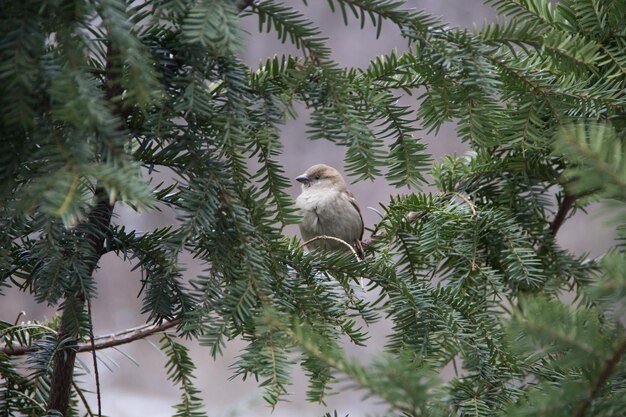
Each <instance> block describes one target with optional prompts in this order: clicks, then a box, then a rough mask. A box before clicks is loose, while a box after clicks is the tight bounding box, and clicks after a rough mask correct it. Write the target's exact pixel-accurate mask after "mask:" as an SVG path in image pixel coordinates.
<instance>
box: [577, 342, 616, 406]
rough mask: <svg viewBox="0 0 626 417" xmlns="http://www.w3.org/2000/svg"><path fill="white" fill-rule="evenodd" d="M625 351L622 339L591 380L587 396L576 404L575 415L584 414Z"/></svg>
mask: <svg viewBox="0 0 626 417" xmlns="http://www.w3.org/2000/svg"><path fill="white" fill-rule="evenodd" d="M625 353H626V339H624V340H622V343H620V344H619V345H618V347H617V349H616V350H615V352H613V355H611V357H610V358H608V359H607V361H606V362H605V363H604V368H602V372H600V375H598V378H597V379H596V380H595V381H594V382H593V385H592V386H591V392H590V393H589V396H588V397H586V398H585V399H584V400H583V402H581V403H580V404H579V405H578V408H577V409H576V414H574V416H575V417H584V416H585V413H586V412H587V409H588V408H589V406H590V405H591V402H592V401H593V400H594V399H595V398H596V397H597V396H598V394H599V393H600V390H601V389H602V386H603V385H604V383H605V382H606V381H607V380H608V379H609V378H610V377H611V375H612V374H613V371H614V370H615V367H616V366H617V364H618V363H619V361H620V360H621V359H622V357H623V356H624V354H625Z"/></svg>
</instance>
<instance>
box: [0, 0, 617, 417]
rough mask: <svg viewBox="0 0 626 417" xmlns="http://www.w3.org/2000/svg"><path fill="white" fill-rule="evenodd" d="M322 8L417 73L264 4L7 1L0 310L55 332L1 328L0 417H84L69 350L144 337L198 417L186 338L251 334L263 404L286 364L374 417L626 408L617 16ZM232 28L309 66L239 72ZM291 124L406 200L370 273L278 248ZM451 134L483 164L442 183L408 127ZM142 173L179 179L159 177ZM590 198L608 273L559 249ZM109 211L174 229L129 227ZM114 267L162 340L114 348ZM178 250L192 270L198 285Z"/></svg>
mask: <svg viewBox="0 0 626 417" xmlns="http://www.w3.org/2000/svg"><path fill="white" fill-rule="evenodd" d="M285 3H287V2H285ZM328 3H329V5H330V7H331V8H332V9H333V10H334V11H335V12H336V13H341V14H342V16H343V18H344V21H345V22H346V24H356V25H360V26H361V27H363V26H364V25H373V26H374V27H375V28H376V30H377V31H380V30H381V27H382V25H383V22H386V23H385V25H386V26H389V27H391V26H395V27H397V29H399V30H400V32H401V33H402V36H403V37H404V38H406V40H407V42H408V44H409V49H408V51H407V52H404V53H396V52H389V53H388V54H386V55H384V56H382V57H380V58H378V59H375V60H374V61H372V62H371V63H370V65H369V66H367V68H347V69H346V68H340V67H339V66H338V65H337V64H335V63H334V62H333V61H332V59H331V55H330V49H329V47H328V44H327V41H326V39H325V38H324V36H323V34H322V33H321V32H320V30H318V29H317V28H316V26H315V24H314V23H313V22H311V21H309V20H307V19H306V18H305V17H304V16H303V15H302V14H301V13H299V12H298V11H297V10H296V9H294V8H292V7H291V6H289V5H288V4H282V3H279V2H277V1H272V0H269V1H267V0H264V1H260V2H258V3H257V2H252V1H238V2H236V1H232V0H204V1H193V0H145V1H144V0H141V1H140V0H137V1H131V0H126V1H125V0H100V1H85V0H74V1H70V0H48V1H23V0H22V1H17V0H4V1H3V2H2V3H1V5H0V114H1V118H2V122H1V124H0V129H1V131H0V138H1V139H0V140H1V141H2V142H1V144H2V145H1V146H2V148H1V152H0V159H1V160H0V175H1V180H0V219H1V222H2V229H1V230H2V233H1V235H0V290H2V286H4V287H6V286H15V287H17V288H19V289H21V290H23V291H25V292H28V293H29V294H31V295H32V296H33V298H34V299H35V300H36V301H37V302H40V303H47V304H50V305H53V306H58V308H59V311H60V314H59V316H58V317H56V318H55V319H54V320H53V321H52V322H50V323H28V324H14V323H10V322H0V337H1V338H2V341H1V342H0V348H1V351H0V376H1V380H0V410H1V411H0V414H2V415H7V416H11V415H31V416H39V415H58V414H62V415H76V414H77V413H78V411H77V410H78V403H79V402H83V401H85V397H84V396H83V394H82V391H81V389H80V385H79V384H78V383H77V382H76V381H74V378H73V375H74V369H75V357H76V352H77V351H93V350H94V349H100V348H106V347H109V346H115V345H116V344H119V343H123V342H128V341H131V340H135V339H137V338H141V337H144V336H146V335H148V334H152V333H155V332H165V333H164V334H163V335H162V339H161V348H162V350H163V351H164V352H165V354H166V355H167V358H168V361H167V365H166V368H167V371H168V375H169V377H170V379H171V380H172V382H173V383H175V384H177V385H178V386H179V387H180V389H181V391H182V395H181V402H180V404H178V405H177V406H176V407H175V415H176V416H199V415H204V413H203V411H202V407H203V405H202V399H201V398H202V394H201V393H200V392H199V391H198V390H197V388H195V387H194V379H193V371H194V364H193V362H192V361H191V359H190V357H189V355H188V353H187V350H186V348H185V346H184V345H182V344H180V343H179V342H178V341H177V338H180V337H188V338H192V339H193V340H196V341H198V342H199V343H200V344H202V345H205V346H207V347H208V348H209V349H210V352H211V353H212V355H213V356H217V355H219V354H220V352H221V349H222V347H223V346H224V345H225V344H226V343H228V341H229V340H232V339H234V338H239V339H243V340H245V341H246V342H247V343H248V345H247V348H246V349H245V352H244V353H243V354H242V355H241V356H240V357H239V358H238V360H237V362H236V363H235V364H234V368H235V374H236V375H240V376H243V377H246V376H250V375H252V376H255V377H256V378H258V380H259V381H260V382H259V383H260V385H261V386H263V387H264V390H265V399H266V400H267V402H268V403H269V404H271V405H274V404H276V403H277V402H278V401H279V400H281V399H283V398H284V393H285V391H286V387H287V386H288V384H289V383H290V379H289V369H290V367H291V366H293V365H296V364H297V365H299V366H301V367H303V368H304V369H305V371H306V373H307V375H308V377H309V389H308V399H309V400H310V401H313V402H323V401H324V398H325V396H326V395H328V394H329V393H330V392H332V391H333V390H336V389H337V386H336V384H335V385H333V384H334V383H335V382H336V381H338V378H346V377H347V378H349V379H350V380H352V381H353V383H354V386H356V387H358V388H359V389H363V390H365V392H367V393H368V394H370V395H375V396H378V397H380V398H382V399H383V400H384V401H385V402H386V404H388V406H389V409H390V411H389V415H407V416H421V415H427V416H447V415H450V416H466V415H468V416H469V415H471V416H494V415H501V416H515V415H528V416H576V417H582V416H618V415H623V414H624V412H625V410H626V359H624V356H625V353H626V332H625V328H624V327H625V324H624V323H625V321H624V320H625V319H624V317H625V314H626V313H625V311H626V277H625V273H624V271H626V255H625V253H624V242H625V240H626V233H625V231H626V228H625V227H624V224H625V223H626V215H624V202H625V200H626V145H625V141H626V29H625V28H626V26H625V25H624V16H626V1H624V0H561V1H559V2H558V3H557V4H552V3H551V2H549V1H547V0H490V1H488V3H489V4H490V5H491V6H493V7H494V8H495V10H497V12H498V13H499V15H500V17H499V19H498V20H496V21H495V22H493V23H489V24H485V25H483V26H482V27H481V28H477V29H475V30H474V31H467V30H460V29H456V28H450V27H448V26H446V25H445V24H444V23H442V22H440V21H439V20H438V19H436V18H433V17H432V16H429V15H428V14H426V13H423V12H418V11H413V10H407V9H405V8H404V6H403V3H402V1H396V0H330V1H329V2H328ZM242 13H251V14H254V15H256V16H257V17H258V20H259V27H260V29H261V30H263V31H265V30H267V31H269V32H273V33H275V34H276V35H277V36H278V37H279V38H280V39H281V40H282V41H283V42H291V43H292V44H293V45H295V46H296V47H297V48H298V49H300V50H301V54H299V55H297V56H291V55H284V56H276V57H272V58H269V59H268V60H267V61H266V62H265V63H264V64H263V65H261V66H260V67H259V68H251V67H248V66H247V65H245V64H244V63H242V62H241V60H240V59H239V58H238V53H239V51H240V50H241V47H242V44H243V42H245V38H244V37H243V36H242V33H241V32H242V31H241V29H240V27H239V20H240V19H241V15H242ZM386 29H387V28H386ZM389 30H391V28H389ZM400 94H418V95H419V96H418V97H417V99H419V101H420V106H419V109H418V110H417V111H416V112H414V111H413V110H412V109H410V108H407V107H403V106H401V105H399V104H398V102H397V99H398V97H399V95H400ZM296 102H298V103H302V104H304V105H305V106H306V108H307V109H309V110H310V112H311V122H310V125H309V131H308V135H309V137H310V138H312V139H317V138H322V139H325V140H330V141H332V142H334V143H336V144H337V145H338V146H340V147H342V148H343V149H344V150H345V167H346V170H347V172H348V173H349V174H350V175H351V177H352V178H351V179H353V180H369V179H373V178H376V177H380V176H382V177H384V178H385V179H386V180H387V181H389V182H390V183H391V184H393V185H396V186H411V187H413V189H415V190H416V191H415V192H414V193H412V194H409V195H405V196H402V197H397V198H395V199H393V200H392V201H391V203H390V204H389V205H388V206H386V207H385V211H384V216H383V218H382V220H381V221H380V223H379V224H378V225H377V226H376V228H375V231H374V234H373V238H371V239H370V240H369V241H367V242H366V252H367V258H366V259H365V260H364V261H362V262H359V261H357V260H356V259H355V258H354V257H353V256H352V255H351V254H341V253H339V254H338V253H314V254H312V253H304V252H303V249H302V247H301V245H300V242H298V241H296V240H293V239H288V238H285V237H283V235H282V233H281V231H282V229H283V227H284V226H285V225H287V224H290V223H294V222H297V219H298V217H297V213H296V212H295V211H294V208H293V203H292V201H291V200H290V198H289V197H288V195H287V193H286V191H285V190H286V189H287V187H288V186H289V185H290V181H289V180H288V179H287V178H286V177H285V176H284V173H283V170H282V169H281V166H280V164H279V163H278V162H277V161H278V157H279V156H280V154H281V151H282V147H281V141H280V136H279V131H280V126H281V123H283V122H284V120H285V119H286V118H288V117H292V116H293V115H294V114H295V112H294V110H293V106H294V103H296ZM449 121H452V122H454V123H456V125H457V126H458V130H457V131H458V135H459V137H460V138H461V139H462V140H463V141H465V142H466V143H467V144H468V146H470V147H471V149H472V151H473V152H472V153H471V154H470V155H469V156H464V157H448V158H446V159H445V160H444V161H443V162H442V163H438V164H435V165H434V166H433V165H432V164H430V162H429V156H428V154H427V153H426V149H425V146H424V145H423V144H422V143H421V142H420V139H419V137H418V136H417V134H418V127H419V128H420V129H426V130H437V129H438V128H439V127H440V126H441V125H442V124H443V123H445V122H449ZM389 144H390V145H389ZM250 161H254V162H255V163H256V164H255V165H254V166H258V167H259V168H258V169H250V168H249V167H250V166H251V165H250V164H249V162H250ZM154 170H167V171H168V172H172V173H173V175H174V177H175V181H174V182H173V183H171V184H163V183H159V184H156V183H154V182H151V181H150V178H151V174H152V172H153V171H154ZM429 176H430V178H432V182H433V183H434V185H436V187H437V189H438V191H437V192H434V193H430V194H429V193H424V192H421V191H419V190H420V185H421V184H423V183H424V182H425V181H426V180H425V178H429ZM599 200H602V201H605V202H606V204H609V207H610V208H611V210H612V212H614V213H615V214H614V216H613V222H614V224H615V225H616V226H617V230H618V232H617V233H618V241H617V245H616V246H615V248H614V249H613V250H612V251H611V252H610V253H607V254H606V255H605V256H603V257H602V258H601V259H599V260H591V259H586V258H585V257H577V256H574V255H572V254H571V253H569V252H568V251H566V250H563V249H562V248H560V247H559V246H558V244H557V243H556V241H555V236H556V235H557V233H558V231H559V228H560V227H561V225H562V224H563V222H564V221H566V220H567V219H568V218H569V217H570V216H571V214H572V213H573V212H574V211H575V210H577V209H584V208H585V207H586V206H587V205H588V204H590V203H591V202H595V201H599ZM120 204H122V205H127V206H129V207H131V208H133V209H135V210H138V211H141V212H146V211H151V210H158V209H159V208H160V207H170V208H172V209H174V210H175V211H176V212H177V213H178V215H179V220H180V222H179V223H176V224H173V225H171V226H168V227H165V228H161V229H157V230H151V231H145V232H141V233H140V232H139V231H135V230H127V229H126V228H124V227H122V226H120V225H118V224H116V220H115V218H114V217H113V216H112V213H113V210H114V208H115V207H116V206H117V205H120ZM111 252H112V253H115V254H116V255H117V256H119V257H120V258H123V259H130V260H132V262H133V263H134V264H135V265H136V267H137V268H139V269H141V271H142V292H141V297H142V302H143V308H142V311H141V312H142V313H147V314H148V316H149V321H150V323H148V325H147V326H144V327H142V328H140V329H136V330H135V331H134V332H132V333H129V334H126V333H123V334H120V335H118V336H119V337H114V338H112V339H110V340H109V339H106V340H105V339H101V338H99V337H95V336H94V333H97V329H92V326H91V320H90V300H92V299H93V298H94V297H96V295H97V288H98V285H99V284H101V283H98V282H96V281H95V280H94V271H95V270H96V269H97V268H98V264H99V262H100V259H101V257H102V256H103V255H104V254H105V253H111ZM182 253H191V254H193V256H194V257H196V258H197V259H199V260H200V261H201V262H202V263H203V265H204V268H205V273H204V274H203V275H201V276H189V275H187V273H186V272H185V271H184V270H183V269H182V267H181V265H180V263H179V261H178V258H179V256H180V255H181V254H182ZM361 281H362V282H363V283H364V285H365V286H366V291H367V292H369V293H371V294H375V295H376V296H375V297H364V296H363V293H362V292H361V291H360V289H359V285H360V284H359V283H360V282H361ZM565 292H571V293H574V294H575V295H576V299H575V301H574V302H564V301H562V299H561V298H562V297H560V295H562V294H563V293H565ZM372 300H374V301H372ZM138 313H139V312H138ZM383 317H386V318H388V319H390V320H391V321H392V323H393V330H392V333H391V334H390V335H389V338H388V342H387V345H386V347H385V352H384V353H382V354H381V355H380V359H379V360H377V361H375V362H374V363H371V364H364V363H360V362H358V361H356V360H354V359H352V358H350V357H348V356H347V355H346V354H345V353H344V351H343V349H342V344H341V342H340V338H343V337H345V336H347V338H348V339H349V340H351V341H352V342H353V343H356V344H366V343H367V332H366V329H364V328H363V327H362V324H363V323H371V322H374V321H376V320H380V319H381V318H383ZM166 331H167V332H166ZM295 353H297V355H294V354H295ZM294 358H296V359H294ZM294 362H296V363H294ZM452 362H453V363H455V364H458V365H459V372H458V375H457V376H455V377H454V378H452V379H451V380H450V381H448V382H446V383H443V382H441V381H440V380H439V379H438V378H437V374H438V372H439V370H440V369H441V368H443V367H444V366H446V365H447V364H449V363H452ZM340 387H341V386H340ZM93 408H94V407H93V406H92V407H91V408H90V409H93ZM331 412H332V411H331ZM89 413H91V414H95V412H91V411H89ZM329 415H330V413H329Z"/></svg>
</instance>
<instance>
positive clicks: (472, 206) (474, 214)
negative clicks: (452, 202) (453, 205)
mask: <svg viewBox="0 0 626 417" xmlns="http://www.w3.org/2000/svg"><path fill="white" fill-rule="evenodd" d="M452 194H453V195H455V196H457V197H459V198H460V199H461V200H463V201H464V202H465V203H466V204H467V205H468V206H469V208H470V210H472V217H474V218H476V206H475V205H474V203H472V202H471V201H470V200H469V198H467V197H466V196H464V195H463V194H461V193H456V192H454V193H452Z"/></svg>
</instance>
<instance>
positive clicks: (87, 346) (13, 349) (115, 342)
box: [0, 320, 180, 356]
mask: <svg viewBox="0 0 626 417" xmlns="http://www.w3.org/2000/svg"><path fill="white" fill-rule="evenodd" d="M179 323H180V320H172V321H164V322H163V323H160V324H144V325H143V326H138V327H133V328H131V329H126V330H123V331H121V332H118V333H111V334H109V335H104V336H97V337H95V338H94V343H93V344H92V343H91V342H88V343H79V344H78V349H77V350H76V351H77V352H91V351H93V350H101V349H107V348H111V347H116V346H119V345H124V344H127V343H130V342H134V341H135V340H139V339H144V338H146V337H148V336H151V335H153V334H155V333H159V332H164V331H166V330H168V329H171V328H172V327H174V326H176V325H178V324H179ZM29 349H31V347H30V346H3V347H2V348H0V353H4V354H6V355H8V356H19V355H24V354H25V353H26V352H28V350H29Z"/></svg>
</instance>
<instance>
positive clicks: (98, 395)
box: [72, 299, 102, 417]
mask: <svg viewBox="0 0 626 417" xmlns="http://www.w3.org/2000/svg"><path fill="white" fill-rule="evenodd" d="M87 312H88V316H89V343H90V344H91V349H92V351H91V356H92V358H93V374H94V378H95V380H96V398H97V401H98V417H100V416H102V396H101V392H100V373H99V372H98V359H97V357H96V349H95V346H96V342H95V340H94V336H93V316H92V315H91V301H89V299H87ZM72 383H74V381H72Z"/></svg>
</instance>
